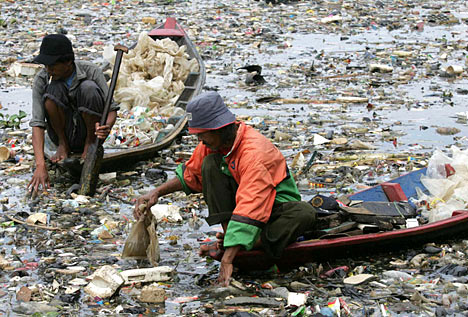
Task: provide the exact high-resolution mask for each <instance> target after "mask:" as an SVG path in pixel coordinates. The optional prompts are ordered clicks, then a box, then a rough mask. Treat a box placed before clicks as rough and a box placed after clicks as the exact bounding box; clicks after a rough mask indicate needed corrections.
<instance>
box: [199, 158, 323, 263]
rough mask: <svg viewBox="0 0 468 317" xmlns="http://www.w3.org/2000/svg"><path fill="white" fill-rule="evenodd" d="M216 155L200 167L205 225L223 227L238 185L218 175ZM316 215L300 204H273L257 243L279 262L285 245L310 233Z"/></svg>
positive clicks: (234, 204)
mask: <svg viewBox="0 0 468 317" xmlns="http://www.w3.org/2000/svg"><path fill="white" fill-rule="evenodd" d="M222 160H223V158H222V156H221V155H220V154H210V155H208V156H207V157H206V158H205V159H204V161H203V165H202V186H203V196H204V199H205V201H206V203H207V205H208V211H209V216H208V218H207V219H206V221H207V222H208V224H209V225H210V226H211V225H214V224H218V223H227V222H229V220H230V219H231V216H232V212H233V210H234V208H235V207H236V192H237V188H238V184H237V183H236V181H235V180H234V178H232V177H231V176H228V175H226V174H224V173H222V172H221V162H222ZM315 222H316V212H315V209H314V207H312V205H311V204H309V203H307V202H304V201H290V202H275V204H274V205H273V208H272V210H271V215H270V219H269V221H268V223H266V224H265V226H264V227H263V228H262V233H261V241H262V246H263V248H264V250H265V251H266V253H267V254H268V255H269V256H270V257H272V258H274V259H275V258H279V257H281V254H282V252H283V250H284V248H286V247H287V246H288V245H289V244H291V243H293V242H295V241H296V239H297V238H298V237H299V236H301V235H302V234H304V232H306V231H310V230H313V229H314V226H315Z"/></svg>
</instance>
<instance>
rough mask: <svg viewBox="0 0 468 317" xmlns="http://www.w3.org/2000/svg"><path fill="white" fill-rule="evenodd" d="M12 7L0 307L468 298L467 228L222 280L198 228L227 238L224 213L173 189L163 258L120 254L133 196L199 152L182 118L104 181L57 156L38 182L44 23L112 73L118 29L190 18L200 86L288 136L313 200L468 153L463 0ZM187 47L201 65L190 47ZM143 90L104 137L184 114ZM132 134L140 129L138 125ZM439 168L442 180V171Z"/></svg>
mask: <svg viewBox="0 0 468 317" xmlns="http://www.w3.org/2000/svg"><path fill="white" fill-rule="evenodd" d="M0 7H1V13H0V26H1V27H0V43H1V44H2V45H1V46H0V60H1V66H0V151H1V153H0V154H1V157H0V205H1V208H2V210H1V213H0V240H1V247H0V269H1V271H0V281H1V283H0V303H1V304H2V305H1V306H0V312H1V313H2V314H5V315H6V316H22V315H25V316H28V315H33V316H94V315H103V316H106V315H109V316H116V315H118V316H138V315H167V316H181V315H187V316H189V315H190V316H211V315H229V316H265V315H267V316H313V315H315V316H463V315H466V313H467V312H468V306H467V304H466V302H467V297H468V280H467V278H466V276H467V270H468V267H467V264H466V263H467V248H468V240H463V238H461V239H458V240H449V241H441V242H435V243H429V244H424V245H420V246H417V247H414V248H411V249H407V248H404V247H405V243H404V242H403V243H401V249H400V250H392V251H390V250H388V251H384V252H380V253H376V252H374V253H370V254H365V255H364V254H363V255H356V256H353V257H346V258H339V256H340V254H336V255H335V256H336V257H337V258H336V259H335V258H330V259H326V260H320V261H310V262H307V263H304V264H303V265H300V266H295V267H292V268H287V269H286V268H285V269H283V268H278V267H272V268H271V269H269V270H262V271H257V270H251V271H240V270H235V272H234V274H233V280H232V281H231V283H230V286H228V287H221V286H219V285H217V284H216V279H217V276H218V270H219V263H218V262H216V261H214V260H211V259H210V258H204V257H201V256H199V255H198V249H199V247H200V245H201V244H203V243H209V242H210V241H214V240H216V237H215V235H216V233H217V232H219V231H221V230H222V228H221V227H220V226H212V227H210V226H208V224H207V223H206V221H205V220H204V218H206V217H207V215H208V211H207V206H206V204H205V202H204V200H203V197H202V195H201V194H192V195H190V196H186V195H185V194H183V193H174V194H171V195H167V196H165V197H163V198H161V199H160V200H159V201H158V207H157V208H156V209H157V210H155V212H154V213H153V215H154V217H157V228H156V229H155V230H156V232H157V239H158V245H159V255H160V259H159V264H158V266H156V267H154V266H153V265H151V263H150V261H148V260H147V259H145V258H141V259H128V258H123V257H122V251H123V249H124V245H125V242H126V240H127V237H128V236H129V235H130V233H131V230H132V226H133V225H134V224H135V219H134V218H133V216H132V213H133V205H134V201H135V199H136V198H137V197H139V196H140V195H142V194H145V193H147V192H148V191H150V190H151V189H152V188H154V187H155V186H157V185H159V184H161V183H162V182H164V181H165V180H166V179H169V178H172V177H174V175H175V168H176V166H177V165H178V164H180V163H182V162H184V161H186V160H187V159H188V158H189V157H190V153H191V151H192V150H193V149H194V148H195V146H196V144H197V138H196V137H195V136H191V135H188V134H187V133H186V132H184V133H182V134H181V135H180V136H179V137H178V138H176V140H175V142H173V143H172V144H171V145H170V146H168V147H167V148H165V149H162V150H161V151H159V153H158V155H157V156H155V157H154V158H152V159H149V160H146V161H141V162H134V164H133V165H131V166H125V167H124V168H122V169H119V170H117V171H110V172H109V173H103V174H101V175H100V177H99V182H98V188H97V193H96V195H94V196H93V197H86V196H81V195H77V194H74V193H71V192H68V190H69V188H70V187H71V186H72V185H73V184H74V183H75V182H76V180H74V179H73V178H72V177H71V176H70V175H69V174H68V173H67V172H65V171H63V170H62V169H61V168H59V167H57V166H56V165H54V164H50V165H49V176H50V180H51V185H52V186H51V188H50V189H49V190H47V192H42V191H41V192H40V193H39V194H38V195H33V196H32V195H29V194H28V192H27V186H28V183H29V181H30V179H31V176H32V172H33V169H34V152H33V147H32V137H31V128H30V127H29V125H28V122H29V119H30V118H31V104H32V96H31V94H32V91H31V86H32V83H33V78H34V75H35V74H36V73H37V72H38V71H39V69H40V68H41V67H42V66H40V65H36V64H32V63H31V62H32V60H33V58H34V57H35V56H36V55H37V54H38V53H39V47H40V43H41V40H42V38H43V36H44V35H46V34H52V33H62V34H66V35H67V36H68V37H69V38H70V39H71V41H72V42H73V48H74V52H75V57H76V59H79V60H86V61H91V62H94V63H95V64H97V65H98V66H100V67H101V68H102V69H103V71H104V72H107V71H108V70H109V69H111V63H112V56H110V57H109V51H108V49H106V48H108V47H112V46H113V45H115V44H117V43H121V44H124V45H126V46H127V47H129V48H132V47H133V45H134V44H136V43H138V42H139V38H140V36H142V34H144V32H149V31H151V30H152V29H153V28H155V27H157V26H159V25H160V24H162V23H163V22H164V21H165V19H166V17H175V18H176V19H177V21H178V22H179V23H180V25H181V26H182V27H183V28H184V30H185V31H186V33H187V35H188V36H189V37H190V39H191V40H192V42H193V43H194V45H195V46H196V48H197V51H198V53H199V54H200V56H201V57H202V59H203V62H204V65H205V67H206V83H205V85H204V87H203V91H218V92H219V93H220V94H221V95H222V97H223V98H224V100H225V102H226V104H227V105H228V106H229V108H230V109H231V110H232V112H233V113H235V114H236V117H237V119H239V120H242V121H244V122H246V123H247V124H249V125H252V126H254V127H255V128H256V129H257V130H259V131H260V132H261V133H262V134H263V135H265V136H266V137H267V138H269V139H270V140H271V141H272V142H273V143H274V144H275V145H277V146H278V148H279V149H280V150H281V151H282V153H283V154H284V156H285V157H286V159H287V162H288V165H289V167H290V170H291V173H292V175H293V176H294V177H295V180H296V183H297V185H298V188H299V189H300V192H301V195H302V199H303V200H306V201H308V200H310V199H311V198H313V197H315V196H316V195H317V194H321V195H324V196H333V197H339V196H342V195H347V194H351V193H355V192H357V191H359V190H362V189H366V188H368V187H369V186H374V185H376V184H378V183H380V182H383V181H388V180H390V179H393V178H395V177H398V176H400V175H402V174H404V173H407V172H410V171H413V170H416V169H418V168H423V167H429V166H432V165H431V160H443V163H444V164H453V165H454V167H455V168H460V169H462V168H463V160H464V159H463V158H464V157H465V156H466V154H465V153H464V150H466V147H467V137H466V136H467V132H468V126H467V112H466V111H467V110H466V105H465V102H464V100H465V99H466V95H467V94H468V85H467V83H468V82H467V72H466V67H467V55H466V48H467V45H468V43H467V41H466V34H467V31H468V26H467V22H468V6H467V4H466V2H465V1H461V0H455V1H430V2H428V1H423V0H413V1H386V0H378V1H370V0H357V1H346V0H343V1H335V0H323V1H322V0H320V1H274V0H271V1H263V0H262V1H253V0H240V1H235V2H234V1H230V0H229V1H222V2H216V1H200V0H193V1H178V0H176V1H156V0H155V1H152V0H142V1H136V0H134V1H127V0H120V1H119V0H112V1H107V2H106V1H103V2H95V1H60V0H57V1H10V0H7V1H0ZM154 54H155V55H157V54H158V53H154ZM169 55H170V54H169ZM182 55H183V54H182ZM182 55H181V56H182ZM165 61H166V60H165ZM179 61H180V64H178V65H182V64H184V65H186V66H187V67H188V69H190V67H191V65H190V64H188V63H190V61H189V59H187V60H184V61H182V60H181V59H180V60H179ZM176 64H177V63H176V62H174V65H176ZM107 75H109V74H108V73H107ZM166 75H167V74H166ZM152 76H156V77H154V78H158V77H157V75H155V74H153V75H152ZM168 76H169V75H168ZM171 76H172V77H177V75H175V73H173V74H172V75H171ZM154 78H152V79H149V78H148V81H151V80H153V79H154ZM163 79H164V76H163ZM140 83H141V85H142V86H145V85H146V86H145V87H148V85H149V86H150V88H151V89H153V88H155V87H156V88H157V87H161V86H163V85H164V84H163V81H160V79H155V80H153V81H152V82H151V84H148V82H145V83H143V82H140ZM174 85H176V84H174ZM127 88H128V87H127ZM179 88H180V87H179ZM128 91H130V89H129V90H128ZM173 91H176V89H175V88H174V89H173ZM122 94H123V93H122ZM129 94H130V97H133V98H134V99H133V100H138V102H137V103H141V104H135V103H132V104H131V107H135V108H134V109H133V110H134V111H135V112H134V113H130V112H129V111H128V110H129V107H130V106H126V108H124V107H122V112H121V115H122V116H121V117H120V119H119V120H122V122H123V123H122V124H121V125H122V127H124V128H125V129H123V128H122V129H121V130H120V131H124V132H125V133H127V135H128V140H133V141H129V142H128V143H127V144H125V142H120V143H122V144H120V143H119V144H117V141H116V140H119V141H122V140H121V139H123V138H124V137H125V136H126V135H123V133H124V132H122V133H121V134H120V135H119V130H118V129H117V128H118V127H117V126H116V129H115V130H113V132H112V133H111V136H110V137H109V139H108V140H107V142H108V144H110V147H118V146H126V147H129V146H131V147H135V148H137V147H138V146H144V145H145V144H142V143H145V142H153V141H154V140H155V139H156V138H157V134H158V133H157V131H159V130H164V129H170V128H171V127H170V126H168V124H167V122H166V121H168V120H166V119H167V118H170V117H171V116H175V117H177V116H180V115H182V114H183V110H182V111H181V110H179V109H172V108H170V107H169V108H166V109H165V110H167V113H151V116H146V117H145V114H148V113H149V111H151V110H153V109H155V108H158V109H160V108H164V106H166V105H167V104H166V103H167V102H168V101H167V100H166V101H164V102H163V103H164V105H158V106H156V107H155V106H154V105H151V106H149V105H148V104H143V102H142V99H141V98H140V99H138V98H137V97H142V96H143V95H142V94H141V95H138V94H139V92H131V93H129ZM151 94H152V95H158V94H160V95H161V94H162V92H161V90H157V91H154V90H153V91H151ZM137 95H138V96H137ZM158 96H159V95H158ZM173 97H174V95H172V96H171V98H173ZM117 99H118V98H117ZM153 101H154V100H153ZM122 103H123V101H122ZM151 107H153V108H151ZM132 115H133V116H134V117H132ZM135 116H136V117H135ZM137 117H138V118H137ZM147 117H151V118H152V119H153V120H154V121H152V122H148V120H149V119H147ZM136 118H137V119H142V120H141V121H137V123H139V125H140V127H139V128H142V129H146V130H145V131H144V133H143V131H139V130H136V129H135V130H134V131H130V129H127V128H128V126H132V125H134V126H136V124H135V122H134V121H125V120H135V119H136ZM125 122H129V123H128V124H127V123H125ZM131 133H133V136H134V135H137V136H139V137H141V139H142V140H143V139H144V141H143V142H134V140H135V138H133V139H132V137H131V136H130V134H131ZM138 133H140V134H138ZM143 135H144V136H143ZM112 137H114V138H113V139H112ZM119 137H121V139H119ZM454 162H455V163H456V164H455V163H454ZM457 164H458V165H457ZM431 175H432V176H434V178H435V180H434V179H433V178H430V177H428V179H426V183H427V184H429V185H428V186H429V187H431V185H430V184H433V183H434V182H435V183H436V184H437V179H439V178H438V177H440V176H438V175H439V174H437V173H435V174H431ZM431 175H428V176H431ZM445 176H447V175H445ZM450 177H452V176H450ZM449 180H450V181H454V179H453V178H451V179H449ZM453 186H454V187H453V192H454V193H455V195H456V196H451V197H448V196H447V199H446V200H444V201H443V202H441V201H437V199H436V198H437V197H436V196H437V195H438V194H441V193H440V191H438V187H437V186H432V188H431V189H432V191H431V195H432V196H428V197H426V198H427V199H428V201H433V202H434V206H435V208H434V210H439V209H440V210H446V208H445V209H444V205H443V204H452V205H451V206H452V207H453V206H454V205H455V204H456V207H457V208H460V209H464V208H466V199H465V197H464V195H463V191H464V189H463V188H464V187H463V180H461V181H460V180H458V181H457V182H456V184H454V185H453ZM443 194H444V195H448V194H447V192H444V193H443ZM453 197H455V198H456V199H455V198H454V199H452V200H451V198H453ZM439 216H440V215H439ZM440 217H442V216H440ZM428 218H430V215H428ZM433 220H436V219H433ZM410 225H412V224H409V226H410Z"/></svg>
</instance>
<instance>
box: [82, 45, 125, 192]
mask: <svg viewBox="0 0 468 317" xmlns="http://www.w3.org/2000/svg"><path fill="white" fill-rule="evenodd" d="M114 50H115V51H117V55H116V57H115V63H114V70H113V71H112V79H111V83H110V87H109V91H108V93H107V96H106V103H105V104H104V111H103V113H102V117H101V122H100V125H105V124H106V121H107V115H108V114H109V109H110V105H111V102H112V96H113V95H114V90H115V85H116V83H117V77H118V75H119V69H120V63H121V62H122V56H123V53H124V52H128V48H126V47H125V46H123V45H116V46H115V47H114ZM103 142H104V140H102V139H99V138H96V141H95V142H94V143H93V144H91V145H90V146H89V147H88V152H87V153H86V159H85V162H84V164H83V169H82V171H81V178H80V194H81V195H86V196H93V195H94V193H95V192H96V185H97V181H98V177H99V169H100V168H101V161H102V157H103V156H104V148H103V147H102V143H103Z"/></svg>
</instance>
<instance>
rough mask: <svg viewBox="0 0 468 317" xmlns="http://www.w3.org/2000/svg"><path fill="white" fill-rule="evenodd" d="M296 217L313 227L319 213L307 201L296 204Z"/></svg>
mask: <svg viewBox="0 0 468 317" xmlns="http://www.w3.org/2000/svg"><path fill="white" fill-rule="evenodd" d="M296 204H297V205H296V209H297V212H296V217H297V220H298V221H300V222H301V223H304V224H306V223H307V224H310V225H312V224H313V223H315V221H316V220H317V212H316V211H315V208H314V207H313V206H312V205H311V204H309V203H308V202H305V201H298V202H297V203H296Z"/></svg>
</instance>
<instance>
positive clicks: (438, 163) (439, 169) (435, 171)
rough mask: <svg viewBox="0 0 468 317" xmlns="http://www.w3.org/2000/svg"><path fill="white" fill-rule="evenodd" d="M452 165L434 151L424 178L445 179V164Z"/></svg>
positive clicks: (450, 160)
mask: <svg viewBox="0 0 468 317" xmlns="http://www.w3.org/2000/svg"><path fill="white" fill-rule="evenodd" d="M450 163H452V159H451V158H449V157H448V156H447V155H445V154H444V153H442V151H440V150H435V151H434V154H432V156H431V158H430V160H429V164H428V166H427V172H426V176H427V177H428V178H436V179H440V178H447V173H446V171H445V164H450Z"/></svg>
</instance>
